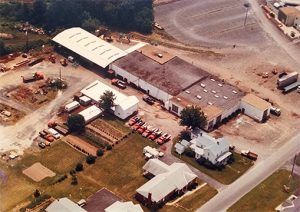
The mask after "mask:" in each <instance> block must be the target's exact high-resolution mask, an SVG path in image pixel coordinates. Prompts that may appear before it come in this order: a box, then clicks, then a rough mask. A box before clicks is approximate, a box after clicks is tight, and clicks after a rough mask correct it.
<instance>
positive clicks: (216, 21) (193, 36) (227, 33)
mask: <svg viewBox="0 0 300 212" xmlns="http://www.w3.org/2000/svg"><path fill="white" fill-rule="evenodd" d="M244 3H245V2H244V1H242V0H226V1H225V0H214V1H206V0H182V1H177V2H174V3H171V4H167V5H161V6H157V7H155V17H156V21H157V22H158V23H159V24H160V25H162V26H163V27H164V28H165V30H166V31H167V32H168V33H169V34H170V35H172V36H173V37H175V38H176V39H177V40H180V41H183V42H185V43H188V44H191V45H202V46H210V47H212V46H215V47H222V46H232V45H250V46H252V45H256V46H258V45H261V43H264V42H266V41H267V39H266V38H265V34H264V32H263V30H262V29H261V28H260V27H259V25H258V23H257V21H256V20H255V18H254V16H253V14H252V13H251V11H249V13H248V18H247V22H246V25H245V26H244V20H245V15H246V8H245V7H244Z"/></svg>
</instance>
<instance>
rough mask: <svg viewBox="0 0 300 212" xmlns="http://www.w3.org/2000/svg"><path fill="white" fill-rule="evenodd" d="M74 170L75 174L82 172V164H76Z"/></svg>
mask: <svg viewBox="0 0 300 212" xmlns="http://www.w3.org/2000/svg"><path fill="white" fill-rule="evenodd" d="M75 170H76V171H77V172H80V171H82V170H83V164H82V163H77V164H76V167H75Z"/></svg>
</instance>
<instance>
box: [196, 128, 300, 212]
mask: <svg viewBox="0 0 300 212" xmlns="http://www.w3.org/2000/svg"><path fill="white" fill-rule="evenodd" d="M299 151H300V133H299V134H297V135H296V136H295V137H293V138H292V139H291V140H290V141H289V142H287V143H286V144H285V145H283V146H282V147H281V148H279V149H278V150H277V151H275V152H274V153H273V154H272V155H271V156H270V157H268V158H267V159H266V160H264V161H261V162H260V163H259V164H257V165H256V166H254V167H253V168H252V169H250V170H249V171H248V172H247V173H246V174H244V175H243V176H241V177H240V178H239V179H238V180H236V181H235V182H234V183H232V184H230V185H229V186H227V187H226V188H225V189H223V190H222V191H220V192H219V193H218V194H217V195H216V196H215V197H213V198H212V199H211V200H209V201H208V202H207V203H206V204H205V205H203V206H202V207H201V208H200V209H199V210H198V211H204V212H207V211H215V212H216V211H225V210H226V209H228V208H229V207H230V206H231V205H233V204H234V203H235V202H237V201H238V200H239V199H240V198H241V197H242V196H244V195H245V194H247V193H248V192H249V191H251V190H252V189H253V188H254V187H255V186H257V185H258V184H259V183H260V182H262V181H263V180H264V179H266V178H267V177H268V176H269V175H271V174H272V173H273V172H275V171H276V170H277V169H279V168H280V167H282V166H283V165H284V164H285V162H286V161H287V160H290V159H291V158H292V157H294V155H295V154H296V153H297V152H299Z"/></svg>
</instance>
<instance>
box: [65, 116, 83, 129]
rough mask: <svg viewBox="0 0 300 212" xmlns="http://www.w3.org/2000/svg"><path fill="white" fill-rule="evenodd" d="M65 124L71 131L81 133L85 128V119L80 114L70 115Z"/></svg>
mask: <svg viewBox="0 0 300 212" xmlns="http://www.w3.org/2000/svg"><path fill="white" fill-rule="evenodd" d="M67 125H68V127H69V129H70V131H71V132H78V133H82V132H83V131H84V130H85V120H84V118H83V116H82V115H80V114H75V115H70V116H69V117H68V120H67Z"/></svg>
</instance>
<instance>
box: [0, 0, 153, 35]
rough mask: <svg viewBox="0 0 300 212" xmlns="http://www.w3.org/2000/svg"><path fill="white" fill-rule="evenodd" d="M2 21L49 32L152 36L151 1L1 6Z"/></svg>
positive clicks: (42, 1)
mask: <svg viewBox="0 0 300 212" xmlns="http://www.w3.org/2000/svg"><path fill="white" fill-rule="evenodd" d="M0 17H5V18H9V19H11V20H14V21H28V22H30V23H32V24H34V25H37V26H42V27H44V28H45V29H46V30H50V31H52V30H56V29H58V28H68V27H74V26H82V27H83V28H87V29H89V30H92V29H95V28H97V27H99V25H106V26H108V27H112V28H116V29H118V30H122V31H138V32H141V33H150V32H151V30H152V22H153V5H152V0H76V1H75V0H48V1H47V0H35V1H34V2H33V4H28V3H27V4H26V3H2V4H0Z"/></svg>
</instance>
